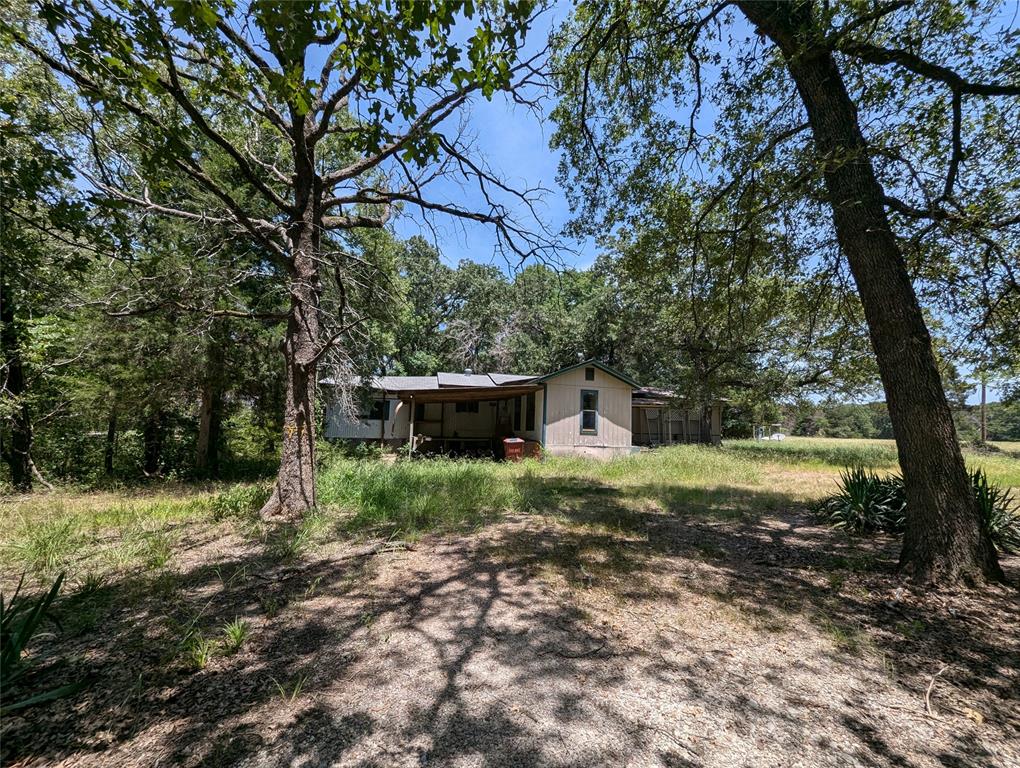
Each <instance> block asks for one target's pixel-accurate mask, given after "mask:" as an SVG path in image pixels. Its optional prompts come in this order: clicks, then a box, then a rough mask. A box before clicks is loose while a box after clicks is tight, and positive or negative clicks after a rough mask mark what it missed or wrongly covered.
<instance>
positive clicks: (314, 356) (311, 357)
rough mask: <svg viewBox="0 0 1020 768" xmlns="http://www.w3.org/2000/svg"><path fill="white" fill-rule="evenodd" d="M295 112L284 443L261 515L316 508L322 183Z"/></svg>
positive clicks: (297, 515) (298, 513) (285, 515)
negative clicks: (293, 192) (301, 149)
mask: <svg viewBox="0 0 1020 768" xmlns="http://www.w3.org/2000/svg"><path fill="white" fill-rule="evenodd" d="M294 117H295V131H298V132H300V131H303V132H304V135H295V139H296V144H297V146H298V147H301V148H303V151H296V152H295V185H294V189H295V196H294V197H295V203H296V205H295V207H296V208H297V210H298V211H301V215H300V216H299V217H296V219H295V220H294V221H292V222H291V225H290V239H291V261H290V264H289V267H290V312H289V316H288V318H287V333H286V336H285V337H284V341H283V359H284V377H285V383H286V391H285V396H284V410H283V449H282V451H281V455H280V470H279V473H278V474H277V476H276V485H275V486H274V488H273V493H272V495H270V497H269V500H268V501H266V503H265V506H263V507H262V511H261V515H262V517H263V518H285V519H290V520H294V519H298V518H300V517H301V516H303V515H304V514H305V513H306V512H308V511H309V510H311V509H314V508H315V387H316V370H317V368H318V356H319V352H320V346H319V345H320V343H321V339H320V338H319V336H320V333H319V331H320V319H319V296H320V295H321V292H322V285H321V283H320V280H319V267H318V261H317V259H318V256H319V242H320V238H319V232H320V231H321V227H320V222H319V210H318V205H319V203H320V202H321V196H322V190H321V183H320V181H319V179H318V177H317V176H316V174H315V170H314V160H313V156H312V152H311V149H310V148H309V147H307V145H306V144H305V138H306V136H307V133H308V131H310V130H311V128H310V127H309V125H305V123H304V122H302V121H301V119H300V118H299V116H298V115H294ZM302 126H304V127H302Z"/></svg>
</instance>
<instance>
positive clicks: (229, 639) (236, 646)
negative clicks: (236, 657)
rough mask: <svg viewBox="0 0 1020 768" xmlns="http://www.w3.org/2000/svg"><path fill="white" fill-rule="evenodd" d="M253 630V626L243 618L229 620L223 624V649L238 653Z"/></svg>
mask: <svg viewBox="0 0 1020 768" xmlns="http://www.w3.org/2000/svg"><path fill="white" fill-rule="evenodd" d="M250 632H251V626H250V625H249V624H248V622H247V621H245V620H244V619H241V618H237V619H234V620H233V621H228V622H227V623H225V624H224V625H223V641H222V643H223V650H224V651H226V652H227V653H237V652H238V651H239V650H241V646H243V645H244V643H245V641H246V640H247V639H248V635H249V633H250Z"/></svg>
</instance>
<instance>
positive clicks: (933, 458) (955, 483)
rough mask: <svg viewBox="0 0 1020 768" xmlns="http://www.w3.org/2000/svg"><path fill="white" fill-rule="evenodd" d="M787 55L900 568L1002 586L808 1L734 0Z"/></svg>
mask: <svg viewBox="0 0 1020 768" xmlns="http://www.w3.org/2000/svg"><path fill="white" fill-rule="evenodd" d="M738 5H739V6H740V8H741V10H742V11H743V13H744V15H745V16H747V18H748V19H750V20H751V21H752V22H753V23H754V24H755V25H757V27H758V28H759V30H760V31H761V32H763V33H764V34H765V35H767V36H768V37H769V38H770V39H771V40H772V41H773V42H774V43H775V44H776V45H777V46H778V47H779V49H780V51H781V52H782V54H783V57H784V59H785V60H786V64H787V66H788V68H789V71H790V74H791V75H792V77H793V80H794V82H795V83H796V85H797V90H798V92H799V93H800V96H801V99H802V101H803V103H804V107H805V109H806V110H807V114H808V121H809V123H810V125H811V129H812V132H813V135H814V141H815V146H816V149H817V151H818V154H819V155H820V157H821V158H822V160H823V162H824V163H825V166H824V176H825V184H826V189H827V191H828V195H829V202H830V205H831V206H832V212H833V223H834V225H835V229H836V237H837V239H838V242H839V245H840V248H841V249H842V251H843V253H844V255H845V256H846V258H847V262H848V263H849V265H850V270H851V272H852V273H853V276H854V280H855V282H856V284H857V290H858V293H859V294H860V298H861V304H862V306H863V308H864V315H865V318H866V320H867V322H868V330H869V333H870V336H871V343H872V346H873V347H874V350H875V356H876V358H877V361H878V368H879V373H880V375H881V378H882V384H883V387H884V388H885V395H886V402H887V403H888V406H889V415H890V417H891V420H892V425H893V432H894V434H895V436H896V449H897V452H898V454H899V461H900V468H901V470H902V472H903V479H904V483H905V486H906V495H907V529H906V533H905V535H904V539H903V550H902V552H901V555H900V566H901V568H902V569H903V570H904V571H905V572H907V573H909V574H911V575H912V576H913V577H914V578H915V579H917V580H918V581H920V582H923V583H941V584H953V583H957V582H976V581H980V580H983V579H985V578H987V579H1001V578H1002V571H1001V569H1000V568H999V565H998V560H997V557H996V553H995V548H994V546H993V544H992V542H991V540H990V538H989V537H988V535H987V533H986V532H985V531H984V527H983V526H982V524H981V519H980V515H979V512H978V509H977V504H976V503H975V500H974V493H973V490H972V488H971V483H970V478H969V477H968V474H967V468H966V465H965V464H964V460H963V454H962V453H961V451H960V446H959V443H958V441H957V436H956V428H955V426H954V424H953V418H952V413H951V412H950V409H949V403H948V402H947V400H946V395H945V391H944V389H943V386H942V380H941V378H940V376H939V372H938V367H937V365H936V362H935V355H934V353H933V351H932V344H931V337H930V335H929V333H928V328H927V326H926V325H925V321H924V316H923V314H922V312H921V307H920V304H919V303H918V300H917V295H916V294H915V292H914V287H913V284H912V283H911V280H910V276H909V274H908V273H907V268H906V263H905V261H904V259H903V255H902V253H901V251H900V247H899V243H898V242H897V240H896V237H895V235H894V234H893V232H892V228H891V226H890V224H889V218H888V215H887V213H886V209H885V203H884V197H885V195H884V191H883V189H882V187H881V184H880V183H879V181H878V179H877V178H876V176H875V171H874V167H873V166H872V163H871V159H870V157H869V154H868V146H867V143H866V141H865V139H864V136H863V133H862V132H861V128H860V124H859V121H858V117H857V109H856V106H855V104H854V103H853V101H852V100H851V98H850V95H849V93H848V92H847V90H846V85H845V83H844V81H843V78H842V74H841V73H840V71H839V68H838V66H837V64H836V61H835V59H834V58H833V55H832V52H831V51H830V50H829V49H828V48H826V47H825V46H824V45H823V44H822V42H821V41H822V40H823V36H822V34H821V32H820V31H819V30H818V29H817V28H816V24H815V21H814V19H813V18H812V15H811V5H810V4H809V3H785V2H752V1H751V0H740V2H739V3H738Z"/></svg>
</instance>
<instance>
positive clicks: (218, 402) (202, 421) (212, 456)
mask: <svg viewBox="0 0 1020 768" xmlns="http://www.w3.org/2000/svg"><path fill="white" fill-rule="evenodd" d="M222 415H223V346H222V345H221V343H220V340H219V339H218V338H217V337H216V336H213V337H212V338H210V340H209V345H208V348H207V350H206V375H205V381H203V382H202V405H201V412H200V413H199V419H198V443H197V446H196V451H195V469H196V470H197V471H198V472H199V474H201V475H203V476H205V477H218V476H219V473H220V451H219V448H220V425H221V422H222Z"/></svg>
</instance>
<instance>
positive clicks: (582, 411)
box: [578, 389, 599, 435]
mask: <svg viewBox="0 0 1020 768" xmlns="http://www.w3.org/2000/svg"><path fill="white" fill-rule="evenodd" d="M585 395H592V396H593V397H594V398H595V407H594V408H585V407H584V397H585ZM588 412H591V413H592V414H594V416H595V426H594V427H592V428H591V429H585V427H584V414H585V413H588ZM579 416H580V424H579V425H578V426H579V427H580V430H581V434H582V435H597V434H598V433H599V391H598V390H597V389H582V390H581V407H580V409H579Z"/></svg>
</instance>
